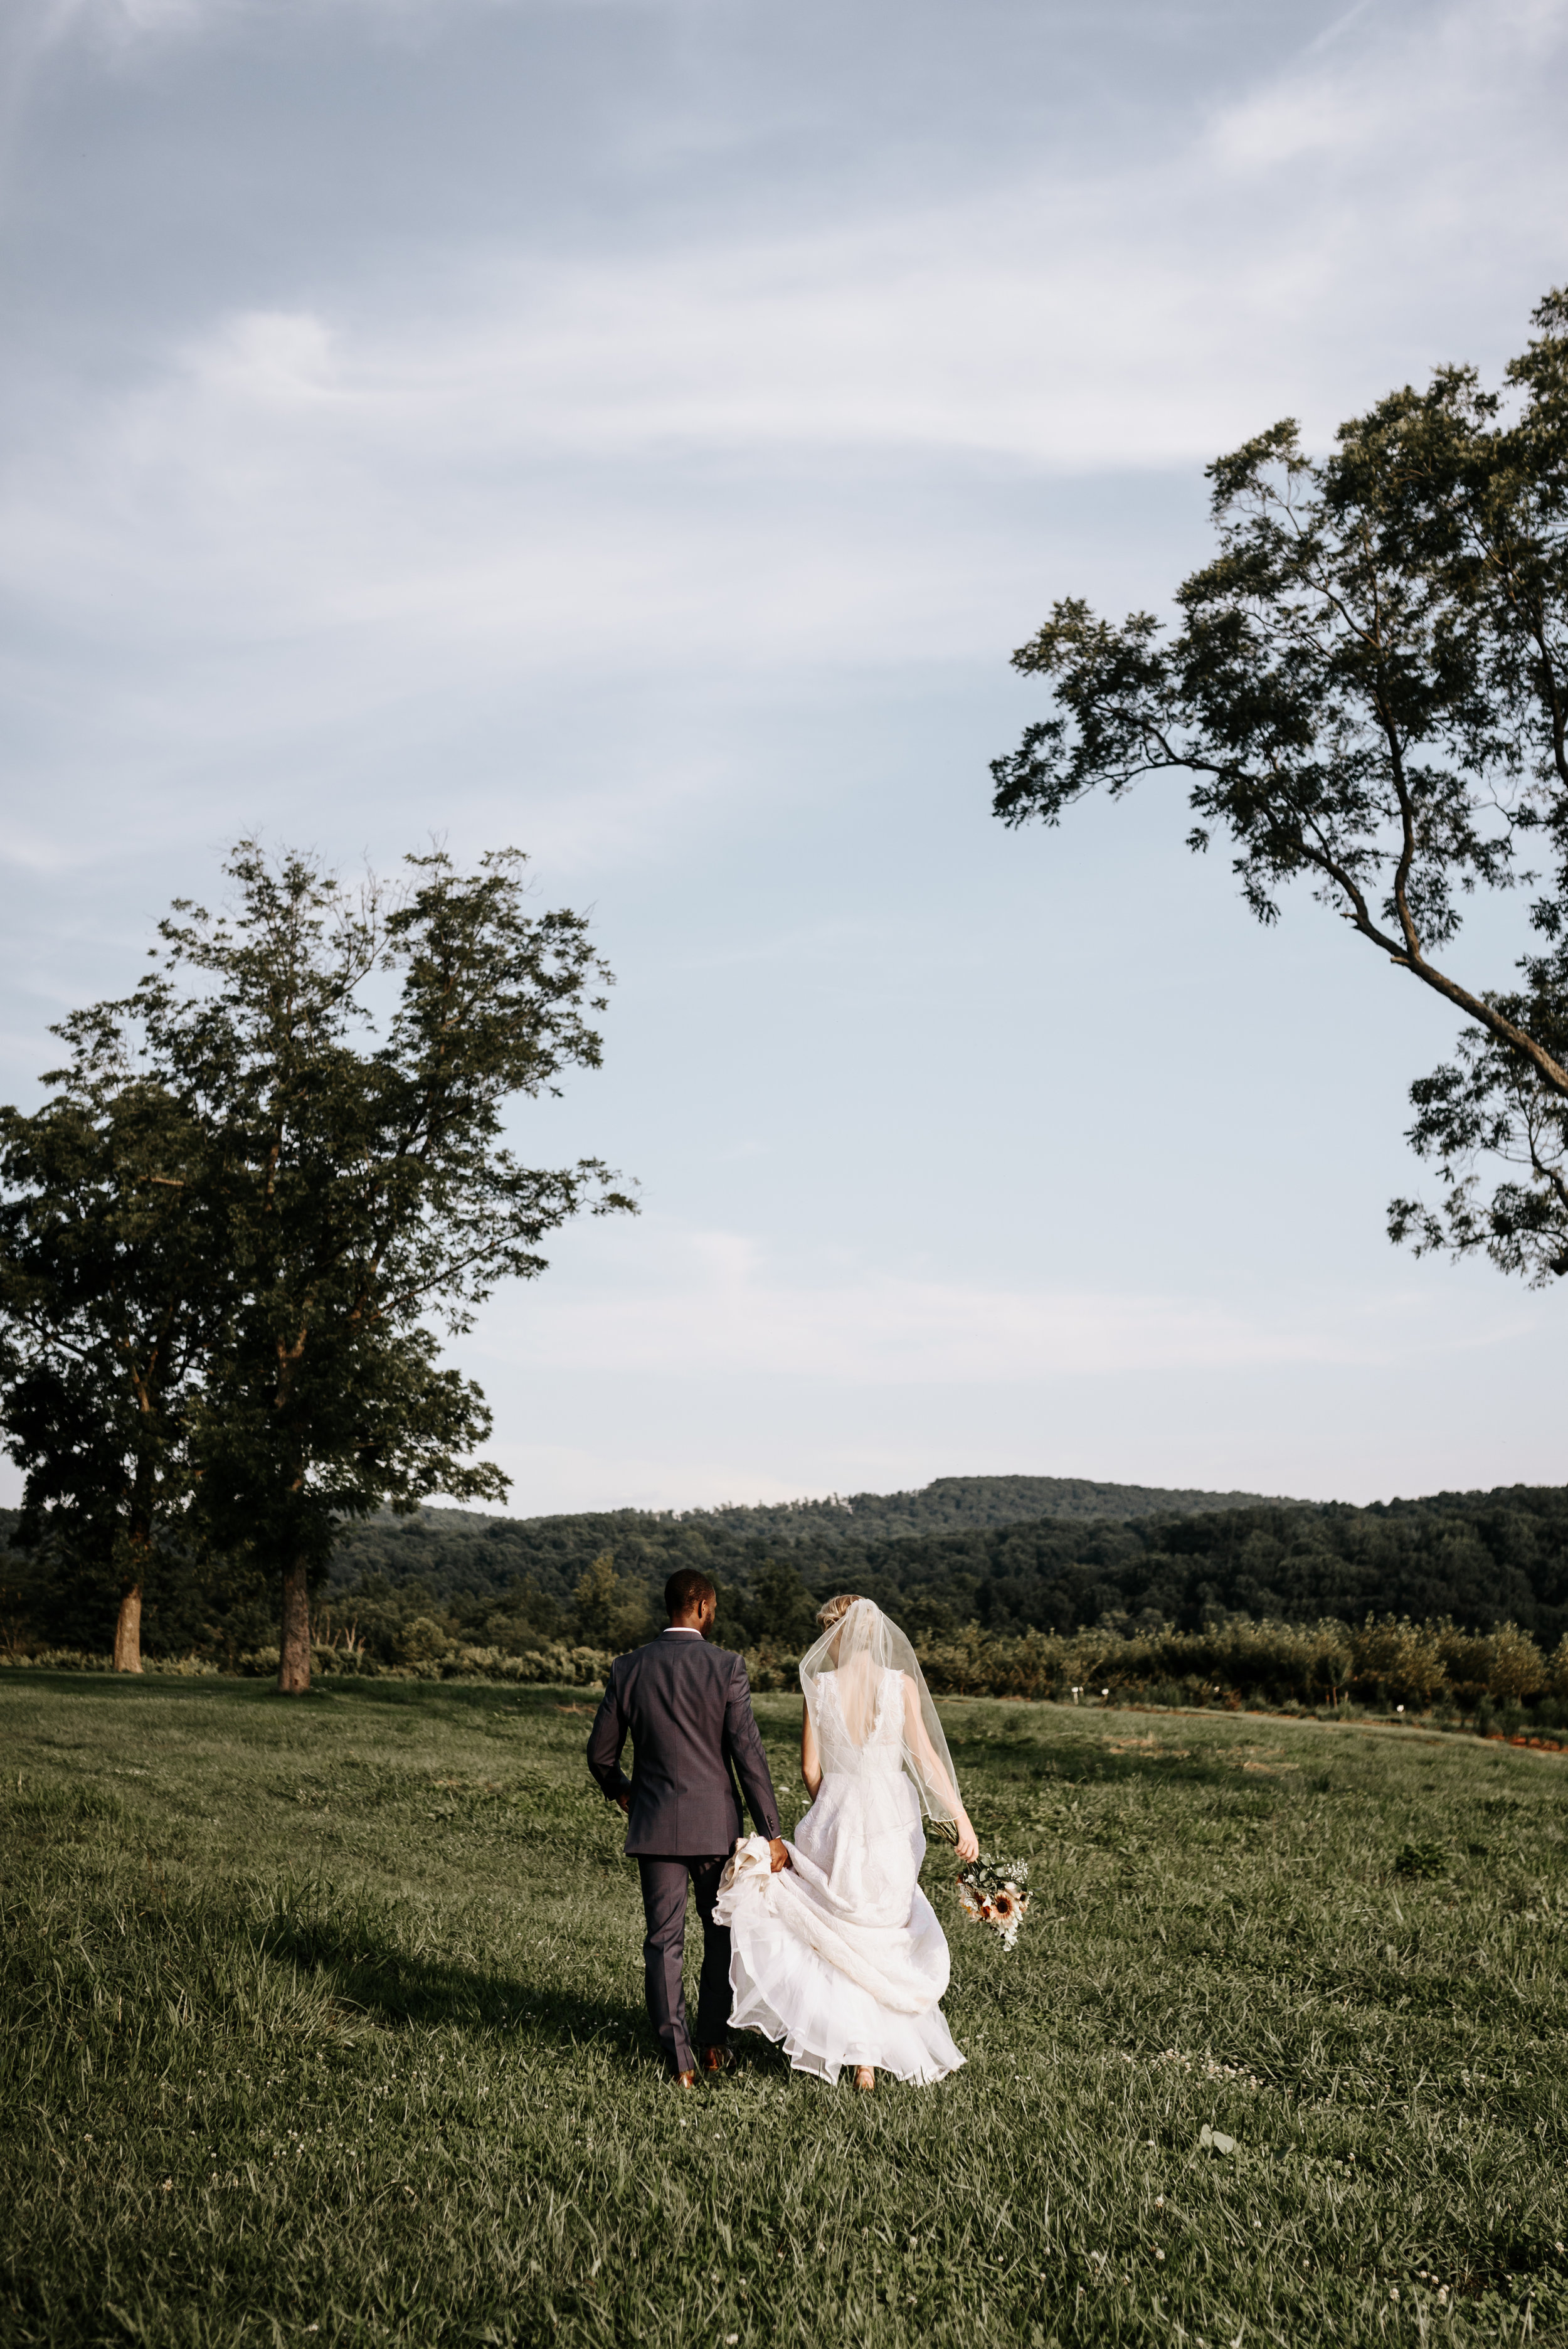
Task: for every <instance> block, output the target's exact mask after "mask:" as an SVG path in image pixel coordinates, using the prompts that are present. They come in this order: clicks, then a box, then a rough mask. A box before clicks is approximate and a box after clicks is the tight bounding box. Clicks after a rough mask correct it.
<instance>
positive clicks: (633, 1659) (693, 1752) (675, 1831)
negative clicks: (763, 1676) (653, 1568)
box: [588, 1631, 779, 1858]
mask: <svg viewBox="0 0 1568 2349" xmlns="http://www.w3.org/2000/svg"><path fill="white" fill-rule="evenodd" d="M628 1733H630V1736H631V1739H632V1744H633V1745H634V1748H635V1752H634V1757H633V1763H632V1775H631V1777H630V1779H628V1778H626V1777H625V1776H624V1774H623V1772H622V1769H621V1749H622V1747H623V1746H624V1744H625V1742H626V1738H627V1735H628ZM588 1767H589V1768H590V1770H592V1772H593V1775H594V1777H595V1778H597V1780H598V1781H599V1784H600V1785H601V1786H603V1789H604V1792H605V1794H606V1795H609V1796H610V1798H611V1800H612V1801H614V1798H615V1797H616V1796H617V1795H624V1794H626V1793H630V1795H631V1797H632V1808H631V1814H630V1817H629V1822H628V1833H627V1836H626V1849H627V1851H628V1853H630V1854H632V1855H633V1856H634V1857H638V1856H641V1857H653V1856H654V1855H655V1853H656V1854H662V1855H665V1856H666V1857H671V1858H675V1857H697V1856H703V1857H717V1855H718V1854H719V1853H721V1852H727V1851H728V1850H729V1849H730V1848H731V1847H732V1846H733V1844H734V1842H735V1838H736V1837H737V1836H738V1835H739V1833H740V1831H741V1816H740V1795H739V1794H738V1793H737V1791H736V1785H735V1780H736V1777H737V1776H738V1778H739V1780H740V1785H741V1787H742V1788H743V1789H744V1792H745V1795H746V1803H747V1807H748V1810H749V1811H750V1813H751V1816H752V1819H753V1820H754V1822H755V1823H756V1826H757V1828H758V1833H759V1834H762V1835H765V1836H776V1835H777V1834H778V1832H779V1806H778V1804H777V1803H776V1802H775V1801H774V1799H773V1781H772V1779H771V1777H770V1776H769V1771H768V1757H767V1755H766V1754H764V1753H763V1751H762V1740H761V1738H760V1737H759V1736H758V1733H757V1721H756V1717H755V1715H754V1714H753V1713H752V1710H751V1691H750V1689H749V1687H748V1684H747V1679H746V1666H745V1665H744V1664H743V1663H742V1662H741V1661H740V1658H739V1657H738V1656H736V1655H732V1654H731V1653H730V1651H728V1649H727V1648H710V1647H709V1646H708V1644H707V1640H704V1639H701V1638H699V1637H698V1636H697V1634H696V1633H695V1632H692V1631H664V1632H661V1634H660V1635H659V1637H658V1638H657V1639H656V1640H653V1641H651V1642H650V1644H649V1645H648V1646H647V1647H645V1648H636V1649H634V1651H632V1653H631V1654H630V1655H629V1656H617V1657H616V1659H615V1661H614V1664H613V1665H612V1666H611V1668H610V1679H609V1682H608V1685H607V1686H606V1688H605V1691H604V1696H603V1702H602V1703H601V1705H600V1707H599V1711H598V1713H597V1715H596V1716H595V1719H594V1723H593V1730H592V1732H591V1733H590V1735H589V1739H588ZM732 1772H733V1774H734V1775H731V1774H732Z"/></svg>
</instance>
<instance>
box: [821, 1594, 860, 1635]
mask: <svg viewBox="0 0 1568 2349" xmlns="http://www.w3.org/2000/svg"><path fill="white" fill-rule="evenodd" d="M859 1604H860V1593H859V1592H858V1591H856V1590H841V1591H840V1593H839V1595H838V1597H837V1598H836V1599H827V1600H825V1601H824V1602H823V1604H822V1605H821V1606H820V1607H819V1608H818V1609H817V1620H818V1622H819V1623H820V1625H821V1627H822V1629H823V1630H824V1631H830V1630H832V1628H833V1626H834V1624H835V1623H839V1622H841V1621H842V1620H843V1619H844V1617H845V1616H846V1615H847V1614H848V1613H849V1611H850V1609H851V1607H856V1606H858V1605H859Z"/></svg>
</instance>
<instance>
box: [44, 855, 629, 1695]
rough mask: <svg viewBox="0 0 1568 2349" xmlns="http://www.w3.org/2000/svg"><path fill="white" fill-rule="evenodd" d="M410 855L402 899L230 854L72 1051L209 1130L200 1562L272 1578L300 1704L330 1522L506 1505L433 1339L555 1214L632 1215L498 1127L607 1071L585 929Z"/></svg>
mask: <svg viewBox="0 0 1568 2349" xmlns="http://www.w3.org/2000/svg"><path fill="white" fill-rule="evenodd" d="M407 861H408V864H409V866H410V868H411V871H412V875H413V878H412V882H411V884H410V885H408V886H407V888H406V889H405V890H404V891H403V892H402V893H401V894H395V893H392V892H389V891H387V890H385V889H383V888H382V887H380V886H379V885H376V884H374V883H370V884H367V885H366V887H365V888H364V889H363V890H362V891H361V892H360V893H359V894H358V895H357V896H354V897H350V896H349V895H346V893H345V892H343V891H342V890H340V889H339V887H338V885H337V884H336V882H335V878H334V876H333V875H332V874H328V873H326V872H325V871H324V870H323V868H322V867H321V866H320V865H319V864H317V863H316V862H315V861H314V860H313V859H311V858H308V857H304V856H300V855H297V854H283V855H281V856H280V857H279V858H278V859H276V860H275V862H273V861H269V860H268V858H267V857H266V856H265V855H264V854H263V852H262V851H261V849H260V848H259V847H258V845H257V844H256V843H254V842H250V841H246V842H242V843H240V846H239V847H238V848H237V849H236V851H235V852H234V854H233V855H232V858H231V860H230V862H229V864H228V866H227V870H228V872H229V874H230V875H231V878H232V881H233V883H234V903H233V905H232V911H231V912H230V913H229V914H228V915H227V916H219V917H213V916H209V915H208V914H207V913H206V912H204V911H203V910H202V909H201V908H200V907H197V906H194V905H190V904H186V903H181V904H178V905H176V906H175V908H174V916H173V917H171V918H170V919H169V920H167V921H165V922H164V923H163V924H161V925H160V933H161V936H162V938H163V941H164V947H163V951H162V952H161V954H160V955H157V956H156V957H155V961H156V968H154V969H153V970H152V971H150V973H149V974H148V976H147V977H146V978H144V979H143V981H142V983H141V985H140V986H139V988H137V989H136V990H135V991H134V993H133V994H132V995H131V996H129V998H126V999H123V1000H122V1001H119V1002H117V1003H111V1004H106V1005H100V1006H98V1007H96V1008H95V1009H93V1010H92V1011H90V1012H86V1013H82V1014H79V1015H77V1018H76V1019H74V1020H72V1021H67V1023H66V1025H65V1029H64V1030H63V1031H62V1032H64V1033H66V1034H67V1036H69V1037H70V1039H71V1040H73V1042H74V1043H75V1044H76V1046H77V1059H78V1061H79V1062H80V1063H81V1064H82V1065H83V1067H84V1068H85V1069H86V1070H87V1071H88V1078H89V1079H90V1078H92V1077H93V1075H94V1073H95V1072H96V1071H103V1072H105V1073H104V1081H106V1082H108V1081H109V1077H110V1075H111V1074H112V1075H116V1076H119V1075H121V1074H122V1073H123V1071H124V1069H125V1068H126V1067H127V1065H129V1063H131V1062H132V1061H134V1062H136V1063H137V1064H139V1068H140V1070H141V1071H142V1073H143V1081H145V1083H146V1084H147V1085H148V1086H149V1087H150V1088H151V1089H152V1091H153V1092H156V1094H157V1096H158V1097H159V1098H160V1099H161V1100H167V1101H169V1102H173V1103H175V1104H177V1105H178V1112H179V1115H180V1117H181V1119H182V1120H183V1122H184V1125H185V1127H186V1129H187V1130H188V1131H190V1132H191V1133H193V1134H194V1135H197V1136H199V1137H200V1146H199V1147H193V1148H192V1149H191V1152H190V1153H189V1154H188V1155H187V1158H186V1160H185V1161H184V1162H183V1163H182V1164H181V1165H180V1166H179V1167H178V1169H174V1168H172V1167H170V1168H167V1169H166V1170H165V1172H164V1174H162V1175H161V1176H160V1178H159V1179H160V1185H161V1186H162V1187H167V1188H170V1189H171V1190H173V1191H174V1192H175V1194H176V1195H177V1197H178V1201H179V1207H178V1214H177V1216H176V1217H175V1219H174V1220H175V1222H176V1224H177V1226H178V1227H179V1228H180V1229H181V1231H182V1232H184V1233H186V1234H197V1235H201V1236H204V1237H202V1240H201V1248H202V1251H203V1253H202V1255H201V1266H202V1272H201V1281H200V1282H199V1283H198V1284H197V1291H196V1293H197V1296H198V1299H199V1302H200V1314H201V1325H202V1340H201V1349H200V1373H199V1376H198V1377H197V1378H196V1380H195V1381H194V1383H193V1387H192V1391H191V1392H189V1393H187V1394H186V1395H185V1397H184V1399H183V1405H182V1414H181V1423H180V1437H179V1458H180V1461H181V1468H182V1473H183V1474H184V1475H185V1477H186V1478H187V1480H188V1486H187V1489H188V1490H189V1493H190V1495H191V1513H192V1516H193V1517H194V1520H195V1521H196V1522H197V1523H198V1524H199V1525H200V1526H201V1532H202V1536H203V1537H204V1539H205V1540H206V1541H207V1542H208V1543H209V1544H210V1545H211V1548H212V1549H213V1550H214V1552H216V1553H218V1554H220V1555H222V1556H224V1557H228V1558H230V1559H232V1560H236V1561H239V1562H240V1564H241V1566H242V1567H244V1566H247V1565H248V1566H253V1567H264V1568H266V1569H268V1570H269V1571H273V1572H277V1573H278V1574H279V1575H280V1576H281V1585H282V1634H281V1640H280V1657H281V1661H280V1669H279V1676H278V1685H279V1687H280V1689H282V1690H284V1692H288V1693H296V1692H299V1691H301V1690H303V1689H304V1688H306V1687H308V1685H309V1677H310V1625H309V1591H310V1588H311V1585H312V1584H313V1583H314V1582H315V1581H317V1580H318V1579H319V1578H320V1577H321V1576H322V1575H323V1574H324V1573H325V1568H326V1564H327V1560H328V1557H329V1556H330V1554H331V1550H332V1547H333V1543H334V1539H335V1533H336V1530H337V1528H338V1526H339V1525H340V1524H341V1522H342V1520H343V1519H344V1518H345V1517H346V1516H347V1517H353V1516H366V1515H368V1514H369V1513H370V1512H371V1511H373V1510H375V1509H377V1508H378V1507H380V1506H384V1505H386V1504H387V1503H390V1505H391V1506H392V1507H393V1508H394V1509H395V1510H411V1509H413V1508H414V1507H416V1506H418V1501H419V1499H420V1498H421V1497H422V1496H424V1495H428V1494H430V1493H437V1492H440V1493H446V1494H449V1495H452V1496H453V1497H455V1498H470V1497H481V1496H482V1497H494V1498H499V1497H500V1496H501V1495H504V1493H505V1491H506V1489H507V1482H508V1480H507V1479H506V1478H505V1477H504V1476H503V1475H502V1474H501V1472H500V1469H499V1468H497V1467H496V1466H494V1465H493V1464H490V1463H488V1462H483V1461H480V1462H475V1461H473V1460H472V1459H471V1457H470V1455H471V1454H472V1452H473V1451H474V1449H475V1447H476V1446H477V1445H478V1444H480V1443H481V1442H482V1441H483V1439H484V1438H485V1436H486V1435H487V1434H488V1433H489V1431H490V1413H489V1411H488V1409H487V1407H486V1405H485V1402H484V1397H483V1395H482V1394H481V1393H480V1390H479V1388H478V1387H477V1386H476V1385H475V1384H474V1383H473V1382H472V1381H469V1380H468V1379H465V1378H463V1377H462V1376H461V1374H460V1373H459V1372H458V1371H455V1370H452V1369H450V1368H444V1367H442V1366H441V1365H440V1364H439V1362H438V1350H439V1349H438V1338H437V1336H436V1334H435V1332H434V1331H433V1330H432V1329H431V1328H430V1327H429V1326H428V1324H429V1322H430V1321H431V1320H432V1319H435V1320H438V1321H439V1322H442V1323H444V1325H445V1327H446V1329H447V1330H449V1331H450V1332H461V1331H463V1330H467V1329H468V1328H469V1326H470V1324H471V1319H472V1314H473V1310H474V1309H475V1307H476V1306H477V1305H478V1304H479V1303H480V1301H481V1300H482V1299H484V1298H485V1297H487V1296H488V1295H489V1294H490V1291H491V1289H492V1288H494V1287H495V1285H496V1284H497V1282H498V1281H500V1279H502V1278H507V1277H509V1276H510V1277H512V1278H533V1277H535V1276H536V1275H537V1274H539V1273H540V1272H542V1271H543V1269H544V1268H545V1258H544V1257H543V1256H542V1254H541V1252H540V1249H541V1243H542V1241H543V1239H544V1238H545V1237H547V1236H548V1234H549V1233H551V1232H552V1231H553V1230H555V1229H556V1228H558V1227H559V1226H560V1225H562V1223H564V1222H565V1221H566V1220H567V1219H568V1217H570V1216H573V1214H575V1213H577V1212H579V1211H580V1210H582V1209H587V1210H588V1211H589V1212H592V1213H594V1214H607V1213H611V1212H614V1211H616V1210H619V1209H626V1208H630V1207H631V1206H632V1204H633V1203H632V1201H631V1200H630V1198H629V1197H627V1196H626V1195H625V1194H624V1193H623V1192H620V1191H617V1190H615V1189H614V1188H613V1187H612V1186H611V1185H612V1178H611V1177H610V1175H609V1174H608V1171H607V1169H606V1168H605V1167H604V1166H603V1164H602V1163H601V1162H600V1161H598V1160H592V1159H584V1160H582V1161H579V1162H578V1164H576V1165H574V1166H570V1167H565V1168H557V1169H548V1170H540V1169H537V1168H531V1167H527V1166H524V1165H522V1164H520V1163H519V1161H518V1160H517V1158H516V1157H515V1156H514V1154H512V1152H511V1150H510V1149H508V1148H507V1147H506V1146H505V1143H504V1141H503V1136H502V1125H501V1113H502V1110H503V1108H504V1106H505V1104H506V1102H508V1101H509V1100H510V1099H511V1097H512V1096H514V1095H516V1094H519V1093H521V1094H525V1095H537V1094H538V1093H540V1092H542V1091H545V1090H547V1089H548V1090H550V1091H552V1092H553V1091H555V1090H556V1087H555V1084H554V1080H555V1078H556V1077H557V1076H558V1075H559V1074H560V1073H561V1071H562V1070H563V1069H564V1068H565V1067H567V1066H568V1065H571V1064H577V1065H580V1066H586V1067H597V1066H598V1064H599V1061H600V1040H599V1038H598V1036H597V1035H596V1034H595V1032H594V1031H593V1030H592V1029H591V1028H590V1027H589V1026H588V1025H587V1024H586V1020H585V1019H584V1016H583V1015H584V1012H585V1011H586V1010H596V1009H602V1008H603V1001H604V998H603V995H602V994H599V995H594V994H593V993H592V989H593V988H594V987H595V986H596V985H598V984H599V983H601V982H603V981H606V980H607V979H608V976H609V974H608V972H607V971H606V970H605V969H604V968H603V964H602V963H601V962H600V960H599V958H598V957H597V955H596V954H595V953H594V951H593V947H591V946H590V944H589V941H588V936H587V925H586V923H585V921H584V920H583V917H582V916H580V915H576V914H573V913H570V912H554V913H546V914H541V915H532V914H531V913H530V912H529V911H528V909H527V906H526V903H525V895H524V878H523V865H524V860H523V859H522V858H521V856H520V855H518V854H516V853H514V852H511V851H505V852H500V853H498V854H492V855H490V856H487V857H485V858H484V859H482V860H481V863H480V867H479V870H478V871H477V872H476V873H473V874H467V875H464V874H459V873H458V872H457V871H456V870H455V868H454V867H453V865H452V864H451V863H450V861H449V858H448V857H447V856H446V854H444V853H443V852H441V851H436V852H434V853H433V854H429V855H427V856H421V857H413V858H410V859H409V860H407ZM392 986H395V988H396V994H395V998H394V999H393V1001H392V1003H391V1005H390V1007H389V1008H388V1009H387V1013H386V1016H385V1018H384V1020H383V1024H382V1027H381V1028H380V1030H377V1027H376V1023H375V1019H374V1017H373V1013H374V1010H375V1009H376V1006H377V993H378V991H379V994H380V996H382V997H385V995H386V994H387V990H388V988H389V987H392Z"/></svg>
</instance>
